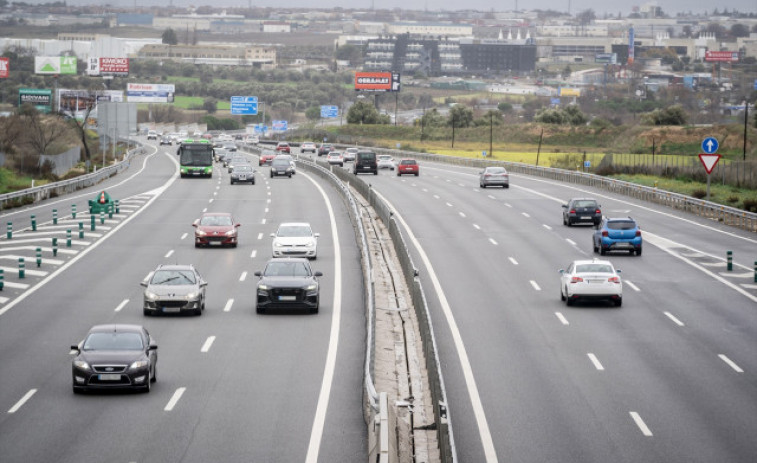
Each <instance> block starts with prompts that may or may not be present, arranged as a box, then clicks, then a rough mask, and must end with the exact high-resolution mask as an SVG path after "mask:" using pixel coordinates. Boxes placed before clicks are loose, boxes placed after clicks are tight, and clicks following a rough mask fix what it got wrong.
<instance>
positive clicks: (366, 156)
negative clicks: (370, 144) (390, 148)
mask: <svg viewBox="0 0 757 463" xmlns="http://www.w3.org/2000/svg"><path fill="white" fill-rule="evenodd" d="M357 155H358V157H359V158H360V159H368V160H370V159H375V158H376V155H375V154H374V153H358V154H357Z"/></svg>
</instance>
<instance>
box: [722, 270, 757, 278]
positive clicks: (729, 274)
mask: <svg viewBox="0 0 757 463" xmlns="http://www.w3.org/2000/svg"><path fill="white" fill-rule="evenodd" d="M718 273H719V274H720V275H722V276H724V277H731V278H752V277H753V276H754V272H751V271H750V272H743V273H733V272H718Z"/></svg>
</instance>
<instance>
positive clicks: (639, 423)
mask: <svg viewBox="0 0 757 463" xmlns="http://www.w3.org/2000/svg"><path fill="white" fill-rule="evenodd" d="M629 413H630V414H631V418H633V421H634V423H636V426H638V427H639V429H641V433H642V434H644V435H645V436H647V437H652V431H650V430H649V428H648V427H647V424H646V423H644V420H642V419H641V416H639V414H638V413H636V412H629Z"/></svg>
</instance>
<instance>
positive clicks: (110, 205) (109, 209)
mask: <svg viewBox="0 0 757 463" xmlns="http://www.w3.org/2000/svg"><path fill="white" fill-rule="evenodd" d="M108 218H109V219H112V218H113V203H110V204H108Z"/></svg>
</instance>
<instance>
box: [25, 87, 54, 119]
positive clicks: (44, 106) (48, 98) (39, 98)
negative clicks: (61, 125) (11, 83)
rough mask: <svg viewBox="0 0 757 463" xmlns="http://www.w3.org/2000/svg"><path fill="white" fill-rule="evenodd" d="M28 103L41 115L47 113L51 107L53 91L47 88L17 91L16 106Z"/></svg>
mask: <svg viewBox="0 0 757 463" xmlns="http://www.w3.org/2000/svg"><path fill="white" fill-rule="evenodd" d="M24 103H28V104H31V105H32V106H34V108H35V109H36V110H37V111H39V112H41V113H49V112H50V111H52V107H53V91H52V90H50V89H47V88H44V89H38V88H20V89H18V106H19V107H20V106H21V105H22V104H24Z"/></svg>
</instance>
